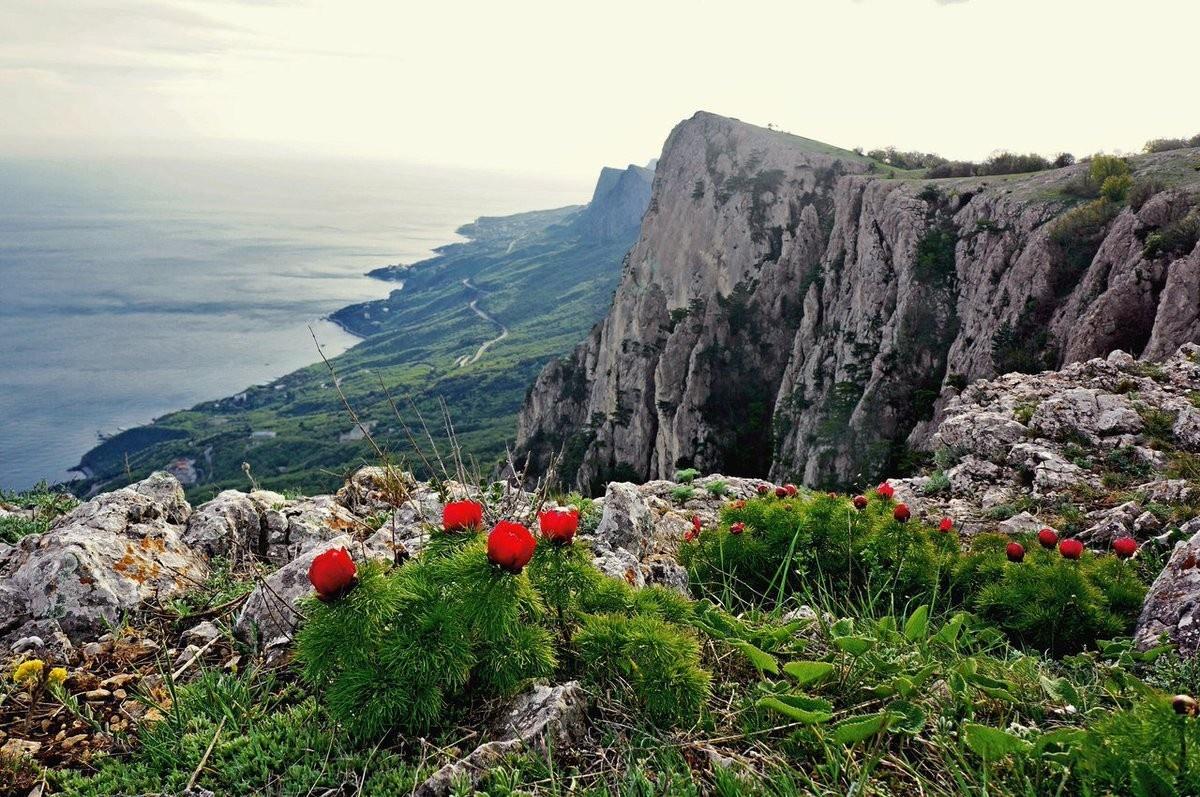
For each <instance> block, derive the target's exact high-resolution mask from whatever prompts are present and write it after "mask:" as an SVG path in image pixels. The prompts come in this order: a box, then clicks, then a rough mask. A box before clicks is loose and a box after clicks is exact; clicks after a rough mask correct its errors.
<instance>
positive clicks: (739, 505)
mask: <svg viewBox="0 0 1200 797" xmlns="http://www.w3.org/2000/svg"><path fill="white" fill-rule="evenodd" d="M729 508H730V509H745V508H746V502H745V501H743V500H741V499H740V498H739V499H738V500H737V501H731V502H730V503H729Z"/></svg>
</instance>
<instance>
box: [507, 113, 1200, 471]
mask: <svg viewBox="0 0 1200 797" xmlns="http://www.w3.org/2000/svg"><path fill="white" fill-rule="evenodd" d="M1198 161H1200V151H1198V150H1196V149H1185V150H1177V151H1174V152H1167V153H1160V154H1155V155H1146V156H1139V157H1137V158H1133V159H1131V160H1130V165H1131V167H1132V170H1133V178H1134V181H1135V183H1136V184H1140V185H1142V186H1144V187H1145V188H1144V190H1143V191H1142V192H1141V194H1142V195H1141V196H1140V197H1139V199H1138V202H1137V204H1138V207H1136V208H1135V207H1133V206H1132V205H1130V204H1128V203H1124V202H1122V203H1109V204H1108V205H1105V206H1104V207H1103V209H1102V212H1099V213H1095V212H1089V209H1091V210H1094V209H1095V206H1094V205H1089V204H1087V203H1085V202H1083V201H1082V200H1080V199H1077V198H1075V197H1074V196H1072V195H1071V193H1070V192H1071V189H1072V186H1073V185H1075V184H1077V183H1078V182H1079V180H1080V178H1081V177H1082V176H1083V175H1085V174H1086V171H1087V169H1088V166H1087V164H1080V165H1077V166H1071V167H1067V168H1063V169H1056V170H1052V171H1046V172H1039V173H1036V174H1031V175H1005V176H992V177H972V178H955V179H943V180H927V179H923V178H921V177H919V176H917V175H912V174H909V173H903V172H901V173H896V172H894V171H891V170H888V168H887V167H882V166H881V165H880V164H878V163H877V162H874V161H872V160H870V159H868V158H865V157H863V156H860V155H857V154H856V153H853V152H849V151H846V150H840V149H837V148H835V147H831V146H828V145H825V144H821V143H819V142H815V141H811V140H808V139H804V138H800V137H798V136H793V135H789V134H785V133H779V132H773V131H768V130H764V129H761V128H757V127H754V126H751V125H747V124H744V123H742V122H739V121H736V120H733V119H726V118H723V117H719V116H715V115H712V114H708V113H698V114H696V115H695V116H694V117H692V118H691V119H689V120H687V121H685V122H683V123H681V124H680V125H678V126H677V127H676V128H675V130H673V131H672V133H671V134H670V136H669V137H668V139H667V142H666V144H665V146H664V149H663V153H662V156H661V158H660V161H659V166H658V170H657V176H656V179H655V183H654V188H653V193H652V196H651V199H650V206H649V210H648V211H647V213H646V215H645V218H644V221H643V223H642V228H641V232H640V236H639V238H638V242H637V244H636V245H635V246H634V247H633V249H632V250H631V252H630V254H629V256H628V258H627V261H626V265H625V268H624V271H623V273H622V276H621V282H620V285H619V287H618V289H617V293H616V296H615V298H614V301H613V304H612V307H611V308H610V310H609V313H608V315H607V316H606V317H605V319H604V320H603V321H602V322H601V323H600V324H598V325H597V326H596V327H595V328H594V329H593V330H592V332H591V334H590V335H589V336H588V338H587V339H586V340H585V341H584V342H583V343H582V344H581V345H580V346H579V347H578V348H577V349H576V350H575V351H574V352H573V354H572V355H571V356H570V357H568V358H566V359H565V360H558V361H555V362H552V363H550V364H549V365H547V366H546V368H545V369H544V370H543V371H542V373H541V374H540V375H539V376H538V378H537V381H536V383H535V385H534V386H533V388H532V389H531V391H530V394H529V396H528V397H527V399H526V402H525V405H524V407H523V408H522V411H521V413H520V416H519V419H518V448H519V449H520V450H521V451H523V452H527V453H529V454H530V455H531V456H532V457H533V459H534V461H535V462H546V461H548V459H549V457H550V456H551V455H552V454H553V453H554V452H557V451H562V452H563V453H564V467H563V471H564V472H565V473H566V474H568V476H569V477H571V478H573V479H574V481H575V482H576V483H577V484H578V485H579V486H580V487H581V488H585V489H587V488H595V487H598V486H599V485H601V484H603V483H604V482H605V481H606V480H608V479H610V478H633V479H646V478H656V477H663V476H668V475H670V474H671V473H673V471H674V470H675V469H676V468H679V467H687V466H694V467H697V468H700V469H701V470H721V471H723V472H726V473H733V474H744V475H749V474H760V475H761V474H765V473H768V472H770V474H771V475H772V476H774V477H775V478H778V479H788V478H794V479H797V480H803V481H804V482H805V483H808V484H814V485H815V484H842V483H848V482H854V481H861V480H862V479H863V478H871V477H874V476H875V475H876V474H879V473H883V472H886V471H888V470H891V469H894V468H895V467H896V466H897V465H898V464H900V461H901V460H902V459H903V458H904V456H905V454H906V452H907V451H908V450H909V448H910V447H914V446H915V447H920V446H922V445H924V444H925V443H926V442H927V440H928V437H929V435H930V433H931V429H932V428H933V427H932V424H931V421H934V420H935V419H936V417H937V415H938V412H939V410H940V408H941V407H942V406H944V405H945V403H946V402H947V401H948V400H949V399H950V398H951V397H952V396H953V395H954V394H956V393H957V392H958V390H960V389H961V388H962V387H963V386H965V385H966V384H967V383H969V382H971V381H974V380H977V379H980V378H985V377H990V376H993V375H995V374H996V373H998V372H1003V371H1007V370H1018V369H1019V370H1041V368H1043V367H1060V366H1061V365H1063V364H1065V363H1069V362H1076V361H1080V360H1086V359H1089V358H1092V357H1096V356H1103V355H1105V354H1107V353H1108V352H1110V351H1112V350H1114V349H1118V348H1119V349H1123V350H1126V351H1130V352H1133V353H1134V354H1135V355H1138V356H1141V357H1146V358H1155V357H1161V356H1165V355H1166V354H1168V353H1170V352H1172V351H1174V350H1175V348H1176V347H1178V346H1179V345H1180V344H1182V343H1184V342H1187V341H1193V340H1197V339H1200V320H1198V312H1197V308H1198V307H1200V302H1198V295H1200V248H1196V247H1195V246H1194V243H1191V244H1188V246H1187V248H1186V250H1184V251H1180V250H1179V248H1178V246H1176V248H1174V249H1172V248H1171V247H1163V246H1161V245H1160V244H1161V240H1162V239H1163V233H1164V231H1174V230H1177V229H1178V228H1179V226H1180V225H1181V224H1183V223H1184V221H1183V220H1185V219H1187V218H1189V213H1194V208H1195V207H1196V205H1197V192H1198V191H1200V172H1198V171H1196V169H1195V164H1196V163H1197V162H1198ZM1191 218H1193V219H1194V218H1195V216H1194V215H1193V216H1191ZM1152 236H1154V237H1152ZM1179 238H1180V236H1177V235H1176V236H1174V237H1173V238H1171V240H1172V241H1173V242H1175V243H1176V244H1177V243H1178V240H1179ZM1183 238H1184V240H1187V238H1186V236H1184V237H1183ZM1152 242H1153V245H1152Z"/></svg>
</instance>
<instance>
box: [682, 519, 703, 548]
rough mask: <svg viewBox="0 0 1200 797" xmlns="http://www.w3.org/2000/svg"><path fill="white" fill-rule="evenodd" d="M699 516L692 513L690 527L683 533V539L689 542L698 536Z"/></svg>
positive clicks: (699, 527)
mask: <svg viewBox="0 0 1200 797" xmlns="http://www.w3.org/2000/svg"><path fill="white" fill-rule="evenodd" d="M700 529H701V524H700V516H699V515H692V527H691V528H690V529H688V530H687V531H685V532H684V533H683V541H684V542H691V541H692V540H694V539H696V538H697V537H699V536H700Z"/></svg>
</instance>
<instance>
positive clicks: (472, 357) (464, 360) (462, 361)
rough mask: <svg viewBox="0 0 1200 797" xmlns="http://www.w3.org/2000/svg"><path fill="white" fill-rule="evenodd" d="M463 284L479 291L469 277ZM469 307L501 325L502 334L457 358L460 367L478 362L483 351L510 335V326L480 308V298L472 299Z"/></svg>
mask: <svg viewBox="0 0 1200 797" xmlns="http://www.w3.org/2000/svg"><path fill="white" fill-rule="evenodd" d="M462 284H463V287H464V288H467V289H468V290H472V291H475V292H477V293H478V292H479V288H476V287H475V286H474V285H472V284H471V280H469V279H464V280H463V281H462ZM467 307H470V308H471V311H472V312H474V313H475V315H477V316H479V317H480V318H482V319H483V320H484V321H489V322H491V323H493V324H495V325H496V326H498V327H500V334H499V335H497V336H496V337H494V338H492V339H491V340H486V341H484V342H483V344H482V345H481V346H480V347H479V348H478V349H476V350H475V353H474V354H464V355H463V356H462V357H459V358H458V359H457V360H455V361H454V364H455V365H457V366H458V367H459V368H463V367H465V366H468V365H470V364H471V363H474V362H478V361H479V358H480V357H482V356H483V353H484V352H485V351H487V350H488V348H489V347H491V346H492V344H494V343H499V342H500V341H502V340H504V339H505V338H507V337H508V327H506V326H504V324H501V323H500V322H499V321H497V320H496V319H494V318H492V317H491V316H490V315H488V314H487V313H486V312H484V311H483V310H480V309H479V299H472V300H471V301H470V303H468V304H467Z"/></svg>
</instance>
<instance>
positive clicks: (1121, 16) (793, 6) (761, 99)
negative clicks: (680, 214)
mask: <svg viewBox="0 0 1200 797" xmlns="http://www.w3.org/2000/svg"><path fill="white" fill-rule="evenodd" d="M1198 36H1200V2H1197V1H1196V0H1138V1H1137V2H1129V1H1127V0H790V1H789V2H768V1H767V0H739V2H711V1H709V0H691V2H682V1H681V0H639V2H626V0H605V2H602V3H586V4H585V3H580V2H574V1H573V0H553V2H541V1H540V0H538V1H532V0H530V1H527V0H488V1H487V2H462V1H461V0H430V1H429V2H419V3H418V2H412V0H297V1H296V2H292V1H290V0H203V1H202V2H200V1H188V0H0V119H2V120H3V122H0V156H37V157H50V158H56V157H79V156H90V155H109V154H116V155H147V156H153V155H167V156H172V155H178V154H189V153H191V154H197V153H199V154H208V153H215V154H234V153H245V154H250V155H253V156H256V157H257V156H266V155H286V156H292V155H301V156H305V155H316V154H319V155H323V156H333V157H339V158H342V157H345V158H356V159H383V160H395V161H405V162H417V163H426V164H435V165H453V166H464V167H472V168H486V169H491V170H500V171H512V172H520V173H542V174H554V175H562V176H579V177H583V176H588V177H590V176H592V175H594V174H595V172H596V170H597V169H598V168H599V166H601V165H605V164H611V165H623V164H626V163H631V162H636V163H644V162H645V161H647V160H649V159H650V158H652V157H655V156H657V155H658V153H659V151H660V150H661V147H662V142H663V140H664V139H665V138H666V136H667V134H668V133H669V131H670V129H671V128H672V127H673V126H674V125H675V124H676V123H678V122H679V121H680V120H682V119H685V118H687V117H689V116H691V115H692V114H693V113H694V112H695V111H697V110H708V111H712V112H715V113H720V114H724V115H727V116H733V117H737V118H739V119H742V120H744V121H747V122H752V123H755V124H761V125H766V124H768V123H770V124H773V125H775V126H777V127H779V128H781V129H784V130H788V131H790V132H793V133H797V134H800V135H804V136H807V137H810V138H816V139H819V140H822V141H826V142H829V143H832V144H837V145H840V146H844V147H855V146H863V147H866V148H868V149H869V148H872V147H876V146H887V145H895V146H897V147H900V148H902V149H921V150H924V151H934V152H939V153H941V154H943V155H945V156H948V157H952V158H970V159H979V158H983V157H986V156H987V155H988V154H989V153H991V152H993V151H995V150H998V149H1009V150H1014V151H1037V152H1041V153H1044V154H1053V153H1057V152H1060V151H1070V152H1073V153H1075V154H1077V155H1079V154H1087V153H1091V152H1096V151H1102V150H1103V151H1109V152H1119V151H1136V150H1138V149H1139V148H1140V147H1141V145H1142V144H1143V143H1144V142H1145V141H1146V140H1147V139H1150V138H1156V137H1165V136H1190V135H1193V134H1195V133H1197V132H1200V102H1197V100H1196V94H1195V76H1196V74H1197V67H1196V62H1195V52H1196V42H1197V37H1198Z"/></svg>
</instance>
